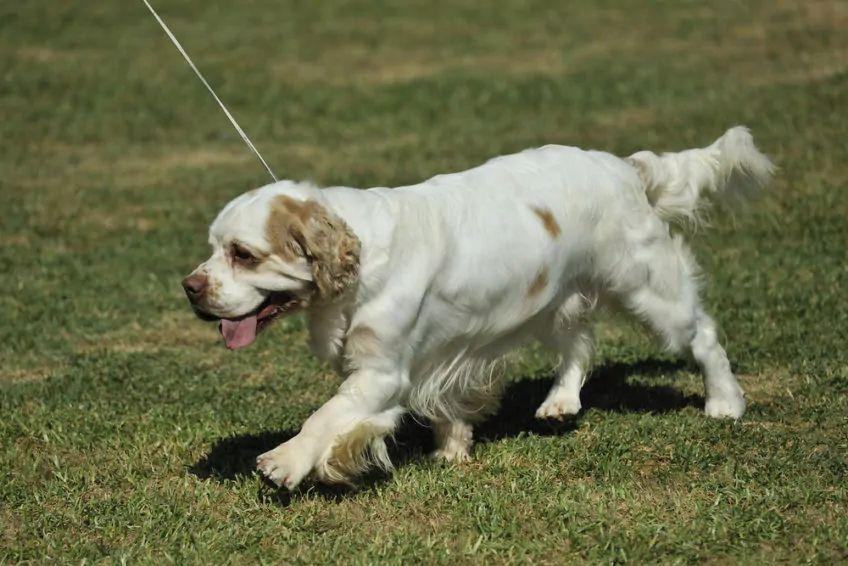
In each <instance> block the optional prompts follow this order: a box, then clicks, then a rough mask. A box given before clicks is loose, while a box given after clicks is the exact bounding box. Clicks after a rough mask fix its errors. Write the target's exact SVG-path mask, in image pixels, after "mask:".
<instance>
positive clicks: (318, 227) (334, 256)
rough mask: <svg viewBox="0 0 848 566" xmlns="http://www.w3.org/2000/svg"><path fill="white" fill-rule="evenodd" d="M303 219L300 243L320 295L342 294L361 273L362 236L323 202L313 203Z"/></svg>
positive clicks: (332, 296) (329, 297) (320, 297)
mask: <svg viewBox="0 0 848 566" xmlns="http://www.w3.org/2000/svg"><path fill="white" fill-rule="evenodd" d="M310 208H311V210H310V211H309V212H310V213H309V215H308V216H307V218H306V219H305V221H304V222H303V226H302V233H301V242H300V243H301V245H302V247H303V253H304V255H305V256H306V259H307V260H308V261H309V263H310V265H311V267H312V280H313V282H314V283H315V286H316V287H317V289H318V299H319V300H327V299H332V298H334V297H337V296H339V295H341V294H342V293H343V292H344V291H345V290H346V289H347V288H348V287H350V285H352V284H353V283H354V282H355V281H356V277H357V276H358V275H359V248H360V244H359V238H357V237H356V235H355V234H354V233H353V231H352V230H351V229H350V227H349V226H348V225H347V224H346V223H345V222H344V220H342V219H341V218H339V217H338V216H336V215H335V214H331V213H330V212H328V211H327V209H325V208H324V207H323V206H320V205H317V204H316V205H315V206H312V207H310Z"/></svg>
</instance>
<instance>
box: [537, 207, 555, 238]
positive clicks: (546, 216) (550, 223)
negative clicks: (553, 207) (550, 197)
mask: <svg viewBox="0 0 848 566" xmlns="http://www.w3.org/2000/svg"><path fill="white" fill-rule="evenodd" d="M532 208H533V212H534V213H535V214H536V216H538V217H539V220H541V221H542V226H544V227H545V230H547V232H548V234H550V236H551V238H556V237H557V236H559V235H560V233H561V232H562V230H560V227H559V224H557V221H556V218H554V215H553V213H552V212H551V211H550V209H548V208H542V207H538V206H534V207H532Z"/></svg>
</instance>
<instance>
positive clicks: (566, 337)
mask: <svg viewBox="0 0 848 566" xmlns="http://www.w3.org/2000/svg"><path fill="white" fill-rule="evenodd" d="M542 342H543V344H545V345H546V346H547V347H548V348H549V349H551V350H552V351H554V352H556V353H557V354H559V355H560V356H561V361H560V364H559V367H558V368H557V375H556V379H555V380H554V384H553V386H552V387H551V390H550V391H549V392H548V396H547V398H545V400H544V402H543V403H542V404H541V405H540V406H539V408H538V409H537V410H536V418H537V419H558V420H562V419H563V418H564V417H566V416H568V415H576V414H577V413H579V412H580V408H581V405H580V389H581V388H582V387H583V383H585V381H586V373H587V372H588V371H589V366H590V364H591V362H592V353H593V351H594V336H593V334H592V330H591V328H589V326H588V325H586V324H585V323H583V322H574V323H572V324H571V326H569V327H568V328H563V329H556V330H554V331H553V332H552V333H551V334H550V335H548V336H547V337H543V339H542Z"/></svg>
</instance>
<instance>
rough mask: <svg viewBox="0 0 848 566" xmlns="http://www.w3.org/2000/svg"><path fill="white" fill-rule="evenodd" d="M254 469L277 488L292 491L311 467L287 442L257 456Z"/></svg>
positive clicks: (290, 443)
mask: <svg viewBox="0 0 848 566" xmlns="http://www.w3.org/2000/svg"><path fill="white" fill-rule="evenodd" d="M256 468H257V469H258V470H259V471H260V472H262V475H264V476H265V477H266V478H268V479H269V480H271V481H272V482H274V485H276V486H277V487H285V488H286V489H289V490H292V489H294V488H296V487H297V486H298V484H300V482H301V481H303V478H305V477H306V476H307V475H308V474H309V472H310V471H311V470H312V465H311V463H308V460H307V458H306V457H304V455H303V454H300V453H299V451H298V449H297V446H296V445H294V444H292V442H291V441H289V442H286V443H285V444H281V445H280V446H277V447H276V448H274V449H273V450H270V451H268V452H265V453H264V454H261V455H260V456H258V457H257V458H256Z"/></svg>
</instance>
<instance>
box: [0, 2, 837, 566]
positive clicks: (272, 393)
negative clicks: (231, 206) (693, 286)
mask: <svg viewBox="0 0 848 566" xmlns="http://www.w3.org/2000/svg"><path fill="white" fill-rule="evenodd" d="M157 4H158V7H159V8H160V10H161V12H162V14H163V16H164V17H165V18H166V19H167V20H168V21H169V22H170V24H171V26H172V27H173V29H174V30H175V32H176V33H177V35H178V36H179V37H180V38H181V39H182V41H183V43H184V44H185V46H186V47H187V48H188V50H189V51H190V52H191V53H192V54H193V56H194V57H195V59H196V61H197V63H198V64H199V65H200V67H201V68H202V69H203V70H204V71H205V72H206V74H207V76H208V78H209V79H210V81H211V82H212V83H213V84H214V85H215V86H216V87H217V88H218V90H219V93H220V95H221V96H222V98H223V99H224V100H226V101H227V102H228V103H229V104H230V106H231V109H232V110H233V112H234V113H235V114H236V115H237V116H238V117H239V119H240V121H241V122H242V124H243V126H244V127H245V128H246V129H247V130H248V131H249V133H250V134H251V136H252V137H253V139H254V141H255V142H256V144H257V145H258V146H259V147H260V148H261V150H262V151H263V153H264V154H265V156H266V158H267V159H268V160H269V161H270V163H271V164H272V166H273V167H274V168H275V170H276V171H277V173H278V174H280V175H282V176H285V177H288V178H296V179H304V178H310V179H314V180H315V181H317V182H319V183H322V184H330V183H341V184H348V185H357V186H372V185H395V184H401V183H409V182H414V181H417V180H421V179H424V178H426V177H428V176H431V175H433V174H436V173H440V172H446V171H451V170H459V169H463V168H467V167H469V166H473V165H475V164H478V163H480V162H481V161H483V160H485V159H486V158H488V157H491V156H494V155H498V154H503V153H507V152H512V151H515V150H519V149H522V148H525V147H528V146H535V145H541V144H545V143H563V144H570V145H580V146H583V147H592V148H598V149H605V150H609V151H613V152H617V153H619V154H627V153H629V152H632V151H635V150H638V149H643V148H650V149H655V150H663V149H671V150H676V149H683V148H688V147H694V146H703V145H706V144H707V143H709V142H711V141H712V140H713V139H714V138H715V137H717V136H718V135H719V134H720V133H721V132H722V131H724V129H726V128H727V127H729V126H732V125H735V124H739V123H742V124H745V125H748V126H750V127H751V128H752V129H753V131H754V133H755V137H756V139H757V141H758V143H759V145H760V147H761V148H762V149H763V150H764V151H766V152H768V153H769V154H770V155H772V156H773V158H774V159H775V161H776V163H777V164H778V165H779V167H780V170H779V173H778V176H777V181H776V183H775V186H774V188H773V191H772V193H771V194H770V195H769V197H768V198H767V199H765V200H764V201H763V202H761V203H759V204H758V205H757V207H756V208H755V209H753V210H751V211H748V212H740V213H739V214H736V215H735V217H734V218H732V219H727V220H725V219H724V218H716V219H715V221H714V223H713V226H712V228H711V229H710V230H708V231H706V230H705V231H701V232H699V233H698V234H696V235H695V236H693V237H692V238H691V240H692V241H693V242H694V246H695V248H696V252H697V255H698V258H699V260H700V262H701V264H702V265H703V266H704V268H705V272H706V274H707V277H706V281H707V286H706V289H705V294H706V301H707V304H708V305H709V309H710V310H711V311H712V312H713V313H714V315H715V318H716V319H717V320H718V321H719V322H720V324H721V327H722V333H723V340H724V342H725V343H726V345H727V349H728V352H729V355H730V357H731V359H732V363H733V365H734V367H735V369H736V370H737V371H738V372H739V374H740V376H741V381H742V383H743V387H745V389H746V390H747V392H748V399H749V411H748V413H747V414H746V415H745V417H744V418H743V419H742V420H740V421H739V422H735V423H734V422H727V421H714V420H709V419H707V418H705V417H704V416H703V414H702V405H703V397H702V389H701V386H700V378H699V377H698V375H697V372H696V371H695V369H694V368H693V367H692V366H690V365H688V364H687V363H686V362H678V361H677V360H676V359H675V358H673V357H671V356H668V355H666V354H663V353H662V352H661V350H660V349H659V348H658V346H657V345H656V344H655V343H654V342H653V341H652V340H651V339H650V338H648V337H647V335H646V333H645V332H644V331H643V330H642V329H641V328H639V327H638V326H636V325H633V324H620V323H616V324H609V323H604V325H603V326H602V328H601V332H600V337H601V340H600V348H599V355H598V360H597V369H596V371H595V373H594V376H593V378H592V380H591V381H590V382H589V384H588V385H587V389H586V390H585V394H584V406H585V411H584V412H583V413H582V414H581V415H580V416H579V417H577V418H575V419H574V420H573V421H571V422H569V423H566V424H564V425H563V426H561V427H549V426H545V425H542V424H538V423H535V422H534V420H533V418H532V413H533V410H534V409H535V406H536V405H537V404H538V403H539V402H540V401H541V399H542V397H543V396H544V393H545V388H546V387H547V386H548V385H549V383H550V379H551V362H550V360H547V359H545V358H544V357H543V356H541V355H540V354H539V353H538V352H537V351H535V350H533V349H530V350H528V351H527V352H525V353H524V354H523V355H522V356H521V357H520V358H519V359H518V361H517V362H516V363H515V364H514V366H513V368H512V369H511V371H510V379H511V380H512V385H511V387H510V389H509V392H508V395H507V397H506V399H505V402H504V408H503V410H502V412H501V413H500V414H499V415H498V416H497V417H495V418H494V419H492V420H491V421H490V422H488V423H487V424H486V425H484V426H483V427H481V429H480V430H479V431H478V438H479V443H478V445H477V447H476V450H475V455H474V456H475V457H474V461H473V462H471V463H468V464H463V465H456V466H454V465H444V464H439V463H434V462H431V461H429V460H428V459H426V458H425V457H424V454H425V453H426V452H427V451H428V450H429V448H430V441H429V439H428V435H427V431H426V430H425V429H424V428H423V426H421V425H418V424H416V423H415V422H412V421H410V423H409V424H408V425H407V426H406V427H405V428H404V430H403V431H402V432H401V434H400V435H399V438H398V443H397V446H396V447H395V449H394V452H395V460H396V461H397V463H398V469H397V471H396V473H395V474H394V475H393V476H392V477H370V478H366V479H364V480H363V481H362V482H361V483H360V485H359V486H358V488H357V489H354V490H347V489H328V488H322V487H318V486H314V485H305V486H304V487H303V489H301V490H300V491H298V492H297V493H294V494H291V495H289V494H286V493H284V492H280V491H277V490H275V489H272V488H271V487H269V486H268V485H266V484H265V483H264V482H262V481H261V480H260V479H259V477H257V476H256V475H255V473H254V472H253V470H252V460H253V458H254V457H255V455H256V454H258V453H259V452H261V451H264V450H266V449H268V448H270V447H272V446H274V445H275V444H276V443H277V442H280V441H282V440H284V439H285V438H287V437H288V436H290V435H292V434H294V433H295V432H296V431H297V429H298V427H299V425H300V423H301V422H302V421H303V419H304V418H305V417H306V416H307V415H308V414H309V413H310V412H311V411H313V410H314V409H315V408H317V407H318V406H319V405H320V404H321V403H322V401H323V400H325V399H326V398H327V397H328V396H329V395H331V394H332V392H333V391H334V389H335V388H336V387H337V385H338V383H339V379H338V378H337V377H336V376H334V375H333V373H332V372H331V371H330V370H329V369H328V368H327V367H324V366H322V365H320V364H319V363H317V362H316V361H315V360H314V359H313V358H311V357H310V355H309V354H308V352H307V348H306V344H305V332H304V328H303V323H302V321H301V320H300V319H298V318H292V319H289V320H286V321H285V322H283V323H280V324H278V325H276V327H275V328H274V329H273V330H270V331H269V332H268V333H267V334H264V335H263V336H262V337H261V339H260V340H259V341H258V343H257V344H255V345H253V346H252V347H251V348H249V349H247V350H243V351H239V352H238V353H231V352H228V351H226V350H225V349H224V348H223V346H222V344H221V343H220V340H219V338H218V336H217V333H216V330H215V328H214V327H213V326H211V325H208V324H203V323H201V322H200V321H198V320H196V319H195V318H194V317H193V316H192V314H191V313H190V311H189V309H188V308H187V305H186V304H185V301H184V298H183V296H182V293H181V289H180V287H179V281H180V279H181V277H182V276H183V275H184V274H185V273H187V272H188V271H189V270H190V269H191V268H192V267H193V266H194V265H195V264H196V263H197V262H199V261H200V260H201V259H202V258H203V256H204V254H205V253H206V235H205V230H206V227H207V225H208V222H209V221H210V220H211V219H212V218H213V217H214V214H215V213H216V211H217V210H218V209H219V208H220V207H221V206H222V205H223V204H224V203H225V202H226V201H227V200H228V199H230V198H231V197H233V196H235V195H237V194H239V193H240V192H242V191H244V190H247V189H249V188H253V187H255V186H257V185H259V184H263V183H265V182H266V181H267V178H266V175H265V173H264V171H263V170H262V169H261V167H260V166H259V165H258V164H257V163H256V162H255V160H254V159H253V157H252V156H251V155H250V154H249V153H248V151H247V150H246V148H245V147H244V146H243V145H242V144H241V142H240V140H238V138H237V137H236V135H235V134H234V132H233V131H232V130H231V128H230V126H229V124H228V123H227V122H226V120H225V118H224V117H223V116H222V115H221V113H220V112H219V110H218V109H217V108H216V107H215V106H214V103H213V102H212V101H211V100H210V98H209V96H208V95H207V93H206V92H205V91H203V89H202V87H201V86H200V84H199V83H198V82H197V81H196V80H195V78H194V77H193V76H192V75H191V74H190V71H189V70H188V68H187V67H186V66H185V64H184V63H183V62H182V60H181V59H180V58H179V55H178V54H177V53H176V51H175V50H174V49H173V47H172V46H171V45H170V43H168V42H167V40H166V39H165V37H164V36H163V34H162V32H161V30H160V29H159V28H158V27H157V26H156V25H155V23H154V21H153V20H152V19H151V18H150V17H149V15H148V14H147V12H146V10H145V8H144V7H143V5H142V4H141V3H133V2H129V3H126V2H121V3H119V2H111V3H101V2H70V1H68V2H25V3H24V2H15V3H11V2H7V3H5V4H3V5H2V6H0V77H2V78H0V113H1V114H2V116H1V117H0V168H2V174H0V289H2V292H0V360H2V361H0V469H2V472H0V562H17V561H33V562H41V561H44V560H47V559H61V560H62V561H69V562H71V561H83V560H87V561H94V560H101V559H108V560H116V561H118V560H127V561H133V562H134V561H153V560H157V561H160V560H164V561H174V562H213V563H214V562H226V561H231V562H244V561H255V560H264V561H266V562H279V561H282V562H319V561H320V562H330V561H336V560H344V561H353V562H360V563H366V562H372V563H373V562H382V561H384V560H387V559H388V560H390V561H392V562H404V563H409V562H413V561H427V562H442V563H449V562H456V561H460V562H481V563H482V562H493V561H494V562H512V561H516V562H530V561H533V562H541V563H561V562H568V561H578V560H591V561H600V562H620V561H625V560H634V561H638V562H696V561H710V562H731V561H742V562H745V563H762V562H767V561H768V562H771V561H783V562H822V563H832V562H835V561H840V560H846V559H848V552H846V547H848V489H846V472H848V464H846V459H847V458H848V456H846V455H848V395H847V394H846V391H848V356H847V355H846V350H845V345H846V335H848V306H846V305H848V301H846V297H845V293H846V288H848V267H846V265H848V263H846V253H845V247H846V242H848V222H846V218H848V197H847V196H846V190H848V136H846V132H848V111H846V109H848V34H846V33H845V30H846V29H848V7H846V5H845V4H844V3H841V2H835V1H833V2H831V1H820V0H807V1H805V2H791V1H788V0H778V1H774V0H771V1H759V0H757V1H750V2H735V1H719V2H710V3H701V2H694V1H691V2H690V1H685V2H678V1H663V2H648V1H644V0H643V1H637V0H622V1H619V2H607V1H604V2H595V1H589V0H578V1H575V2H540V1H520V2H519V1H506V2H478V1H472V0H462V1H455V2H450V3H447V2H445V3H432V2H414V3H404V4H402V5H401V4H395V3H381V2H374V3H370V2H362V1H356V2H346V3H344V4H342V3H335V2H332V3H331V2H312V3H306V2H271V1H268V0H256V1H251V2H234V1H230V2H218V1H215V2H200V1H198V0H194V1H191V2H189V1H181V2H158V3H157Z"/></svg>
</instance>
